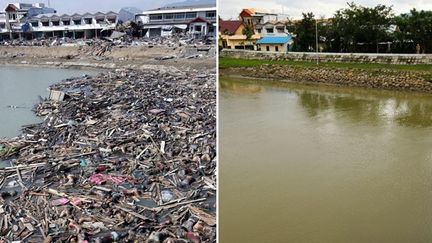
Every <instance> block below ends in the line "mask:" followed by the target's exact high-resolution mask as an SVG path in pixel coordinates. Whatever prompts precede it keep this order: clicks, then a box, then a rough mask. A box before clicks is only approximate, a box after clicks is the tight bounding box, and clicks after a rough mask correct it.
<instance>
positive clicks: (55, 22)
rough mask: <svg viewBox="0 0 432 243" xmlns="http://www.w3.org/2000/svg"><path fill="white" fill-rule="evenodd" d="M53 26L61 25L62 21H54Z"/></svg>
mask: <svg viewBox="0 0 432 243" xmlns="http://www.w3.org/2000/svg"><path fill="white" fill-rule="evenodd" d="M52 25H53V26H59V25H60V21H58V20H57V21H52Z"/></svg>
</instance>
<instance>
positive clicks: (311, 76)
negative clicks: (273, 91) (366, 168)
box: [222, 64, 432, 93]
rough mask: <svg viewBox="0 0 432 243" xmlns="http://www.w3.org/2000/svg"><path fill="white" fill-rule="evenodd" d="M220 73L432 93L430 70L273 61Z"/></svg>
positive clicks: (229, 69)
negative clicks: (294, 63) (363, 67)
mask: <svg viewBox="0 0 432 243" xmlns="http://www.w3.org/2000/svg"><path fill="white" fill-rule="evenodd" d="M222 74H227V75H243V76H247V77H254V78H262V79H271V80H284V81H292V82H299V83H321V84H327V85H337V86H351V87H366V88H381V89H388V90H403V91H416V92H427V93H430V92H432V76H430V75H431V74H430V72H420V71H400V70H388V69H377V70H375V69H374V70H366V69H365V70H363V69H348V68H328V67H304V66H289V65H277V64H274V65H261V66H258V67H248V68H228V69H225V70H223V72H222Z"/></svg>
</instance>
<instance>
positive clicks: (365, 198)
mask: <svg viewBox="0 0 432 243" xmlns="http://www.w3.org/2000/svg"><path fill="white" fill-rule="evenodd" d="M219 104H220V105H219V108H220V112H219V124H220V131H219V139H220V149H219V154H220V170H221V171H220V175H221V177H220V212H219V215H220V220H221V222H220V231H221V232H220V236H221V242H432V231H431V230H430V229H431V228H432V206H431V205H432V189H431V188H432V187H431V185H432V184H431V183H432V150H431V148H432V96H430V95H424V94H413V93H400V92H389V91H377V90H369V89H353V88H337V87H325V86H320V87H316V86H307V85H300V84H282V83H272V82H265V83H263V82H261V81H256V80H255V81H254V80H230V79H227V78H221V81H220V100H219Z"/></svg>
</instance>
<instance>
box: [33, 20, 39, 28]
mask: <svg viewBox="0 0 432 243" xmlns="http://www.w3.org/2000/svg"><path fill="white" fill-rule="evenodd" d="M31 26H33V27H38V26H39V22H37V21H35V22H31Z"/></svg>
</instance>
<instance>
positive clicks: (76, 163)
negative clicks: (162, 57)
mask: <svg viewBox="0 0 432 243" xmlns="http://www.w3.org/2000/svg"><path fill="white" fill-rule="evenodd" d="M215 77H216V76H215V74H214V73H203V72H188V73H184V72H178V73H168V72H161V71H158V70H146V71H133V70H116V71H115V72H107V73H104V74H100V75H99V76H96V77H88V76H86V77H81V78H75V79H67V80H64V81H63V82H61V83H59V84H56V85H53V86H52V87H50V89H51V90H55V91H58V92H61V94H62V95H61V96H63V97H62V99H47V100H44V101H42V102H41V103H40V104H38V105H37V106H36V107H35V112H36V113H37V114H38V115H39V116H42V117H44V121H43V122H42V123H40V124H34V125H29V126H25V127H24V128H23V134H22V135H21V136H19V137H17V138H13V139H7V140H6V139H5V140H0V160H8V161H11V166H9V167H6V168H0V174H1V177H0V191H1V198H0V231H1V235H0V241H2V240H6V241H21V242H216V218H215V213H216V209H215V208H216V205H215V204H216V87H215V82H216V78H215ZM63 93H64V95H63ZM56 97H57V96H56Z"/></svg>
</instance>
